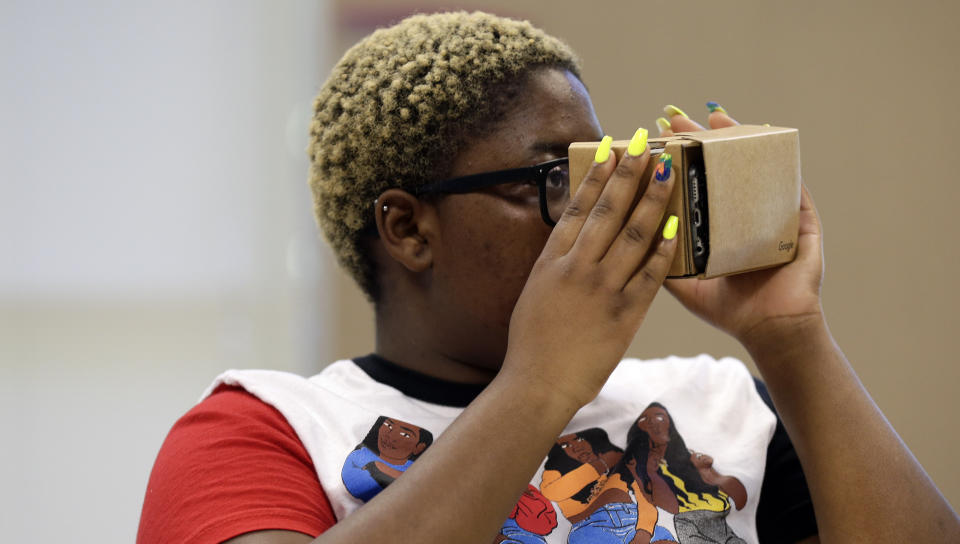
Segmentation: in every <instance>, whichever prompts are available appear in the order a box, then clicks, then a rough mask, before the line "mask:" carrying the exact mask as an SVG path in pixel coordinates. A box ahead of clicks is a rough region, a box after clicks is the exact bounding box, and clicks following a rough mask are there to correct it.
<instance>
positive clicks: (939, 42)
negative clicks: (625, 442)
mask: <svg viewBox="0 0 960 544" xmlns="http://www.w3.org/2000/svg"><path fill="white" fill-rule="evenodd" d="M335 6H336V15H335V17H336V20H337V27H338V32H339V37H338V40H339V42H338V43H339V46H340V51H337V52H335V55H334V56H337V55H338V54H339V53H340V52H342V51H343V50H345V49H346V47H348V46H349V45H350V44H352V43H353V42H354V41H356V40H357V39H358V38H359V37H361V36H363V35H365V34H366V33H367V32H368V31H369V29H370V28H372V27H374V26H377V25H385V24H388V23H390V22H392V21H396V20H397V19H399V18H401V17H402V16H403V15H405V14H408V13H410V12H413V11H433V10H437V9H450V8H451V7H459V8H466V9H484V10H487V11H492V12H495V13H499V14H502V15H509V16H514V17H521V18H526V19H529V20H531V21H532V22H534V23H535V24H537V25H538V26H541V27H542V28H544V29H545V30H547V31H548V32H550V33H552V34H554V35H556V36H559V37H561V38H563V39H565V40H566V41H567V42H568V43H570V44H571V45H572V46H573V48H574V49H575V50H576V51H577V52H578V53H579V54H580V55H581V56H582V58H583V61H584V78H585V80H586V83H587V85H588V87H589V88H590V91H591V94H592V96H593V101H594V104H595V106H596V109H597V113H598V116H599V118H600V121H601V122H602V123H603V126H604V130H605V131H606V132H607V133H609V134H611V135H613V136H614V137H615V138H628V137H629V136H630V135H631V134H632V133H633V131H634V130H635V128H636V127H637V126H638V125H639V126H645V127H649V128H651V129H652V128H654V126H655V125H654V119H656V118H657V117H658V116H659V115H661V114H660V108H661V107H662V106H663V105H665V104H668V103H672V104H676V105H677V106H679V107H681V108H683V109H685V110H686V111H687V113H689V114H690V115H691V117H693V118H695V119H698V120H700V121H701V122H704V121H705V119H706V108H705V107H704V103H705V102H706V101H708V100H716V101H718V102H720V103H721V104H723V106H724V107H725V108H726V109H727V110H728V111H729V112H730V114H731V115H733V116H734V117H736V118H737V119H739V120H740V121H742V122H747V123H772V124H775V125H780V126H791V127H797V128H799V129H800V134H801V145H802V154H803V176H804V180H805V182H806V184H807V186H808V187H809V188H810V190H811V192H812V194H813V196H814V198H815V200H816V202H817V206H818V209H819V211H820V214H821V216H822V221H823V224H824V229H825V233H826V236H825V253H826V263H827V265H826V266H827V274H826V280H825V285H824V305H825V307H826V311H827V317H828V319H829V323H830V326H831V329H832V331H833V334H834V336H835V338H836V339H837V341H838V342H839V344H840V345H841V346H842V347H843V349H844V351H845V352H846V354H847V355H848V357H849V358H850V360H851V361H852V363H853V365H854V367H855V368H856V370H857V372H858V373H859V374H860V377H861V379H862V380H863V382H864V384H865V385H866V387H867V389H869V391H870V393H871V394H872V395H873V398H874V399H875V400H876V402H877V404H879V406H880V407H881V408H882V409H883V411H884V412H885V413H886V415H887V417H888V418H889V419H890V421H891V422H892V423H893V425H894V426H895V427H896V429H897V431H898V432H899V433H900V435H901V436H902V437H903V439H904V440H905V441H906V442H907V444H909V445H910V447H911V449H912V450H913V452H914V453H915V455H916V456H917V457H918V458H919V460H920V462H921V463H922V464H923V465H924V467H925V468H926V469H927V471H928V472H929V474H930V475H931V477H932V478H933V479H934V481H935V482H936V483H937V485H938V486H939V487H940V489H941V491H942V492H943V493H944V494H945V495H946V496H947V498H948V499H949V500H950V502H951V503H952V504H953V506H954V508H960V470H957V469H956V468H955V467H954V466H953V462H954V459H955V453H954V448H955V447H957V445H958V442H960V440H958V434H960V425H958V423H957V422H956V418H957V416H958V415H960V398H958V396H957V395H956V394H955V389H956V388H957V386H958V385H960V368H958V364H957V355H956V354H957V353H958V347H960V346H958V344H960V342H958V338H960V334H958V331H957V326H956V324H957V317H956V315H957V314H956V311H957V308H958V307H960V294H958V292H957V289H956V288H955V287H954V286H953V285H951V284H950V283H949V281H950V278H951V275H952V273H953V269H954V267H955V266H956V265H957V263H960V249H958V246H957V244H956V240H955V238H956V237H957V234H958V232H960V229H958V228H957V226H956V223H955V220H956V210H955V205H956V204H957V202H958V196H960V183H958V182H960V179H958V175H957V164H956V158H957V150H956V147H957V146H958V144H960V141H958V138H957V136H956V135H957V131H956V127H958V126H960V106H958V103H957V98H958V96H960V92H958V91H960V62H958V61H957V54H958V53H960V33H958V32H957V31H956V28H955V25H956V21H957V20H958V18H960V4H957V3H956V2H952V1H931V0H921V1H913V2H890V1H873V2H867V1H862V2H836V1H826V0H815V1H807V2H768V1H763V0H755V1H734V2H705V1H703V2H684V1H674V2H667V1H644V2H639V1H637V2H549V3H547V2H535V1H532V0H509V1H504V0H498V1H487V2H471V3H456V2H453V3H451V2H430V1H420V2H415V3H406V4H398V3H396V2H374V1H371V0H339V1H338V2H335ZM330 288H331V289H336V291H337V293H338V294H339V298H338V307H337V308H336V309H334V310H333V311H334V312H335V314H334V315H336V320H334V321H335V322H336V323H337V324H338V325H337V326H338V329H337V330H336V331H334V335H333V338H335V339H336V340H335V342H336V344H335V345H334V346H332V349H333V351H334V352H335V353H336V354H337V356H341V357H348V356H354V355H358V354H362V353H367V352H369V351H371V350H372V346H373V329H372V312H371V310H370V308H369V307H368V305H367V304H366V302H364V300H363V297H362V296H361V295H360V294H359V292H358V291H357V289H356V288H355V287H354V286H353V284H352V283H351V281H350V280H349V279H347V278H345V277H343V276H342V275H341V277H340V278H339V279H338V280H337V283H336V284H335V285H331V286H330ZM702 352H707V353H710V354H713V355H716V356H722V355H734V356H738V357H741V358H743V359H745V360H746V358H747V355H746V353H745V352H744V350H743V349H742V348H741V347H740V346H739V345H738V344H737V343H736V342H734V341H733V340H732V339H730V338H728V337H726V336H724V335H723V334H721V333H719V332H717V331H716V330H714V329H712V328H710V327H709V326H707V325H705V324H703V323H701V322H699V321H698V320H697V319H696V318H694V317H692V316H691V315H689V314H688V313H687V312H686V311H685V310H683V309H682V308H681V307H680V306H679V305H678V304H677V303H676V302H675V301H674V300H673V299H672V298H671V297H670V296H669V295H668V294H666V293H662V294H661V296H659V297H658V299H657V301H656V302H655V304H654V307H653V309H652V310H651V312H650V314H649V317H648V318H647V321H646V323H645V324H644V325H643V327H642V329H641V331H640V333H639V334H638V335H637V338H636V340H635V341H634V343H633V345H632V346H631V348H630V350H629V352H628V354H629V355H632V356H638V357H653V356H661V355H665V354H678V355H694V354H698V353H702ZM810 401H811V402H816V399H810ZM864 462H870V460H869V459H865V460H864Z"/></svg>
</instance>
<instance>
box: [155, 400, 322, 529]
mask: <svg viewBox="0 0 960 544" xmlns="http://www.w3.org/2000/svg"><path fill="white" fill-rule="evenodd" d="M334 523H336V517H335V516H334V514H333V509H332V508H331V506H330V501H329V500H328V499H327V496H326V495H325V494H324V492H323V488H321V486H320V482H319V480H318V479H317V474H316V471H315V470H314V466H313V462H312V461H311V460H310V456H309V454H307V451H306V449H305V448H304V447H303V444H302V443H301V442H300V440H299V438H297V434H296V433H295V432H294V430H293V428H291V427H290V424H289V423H287V421H286V419H284V417H283V416H282V415H281V414H280V412H278V411H277V410H276V409H275V408H273V407H272V406H270V405H268V404H266V403H264V402H262V401H260V400H259V399H257V398H256V397H254V396H252V395H250V394H249V393H247V392H246V391H244V390H243V389H240V388H236V387H225V386H224V387H220V388H218V389H217V390H216V391H215V392H214V393H213V394H212V395H210V396H209V397H208V398H206V399H204V400H203V401H202V402H201V403H200V404H198V405H197V406H195V407H194V408H193V409H192V410H190V411H189V412H187V414H186V415H184V416H183V417H182V418H181V419H180V420H179V421H177V422H176V423H175V424H174V426H173V428H172V429H171V430H170V434H169V435H168V436H167V439H166V440H165V441H164V443H163V446H162V447H161V448H160V453H159V454H158V455H157V461H156V464H154V466H153V472H152V473H151V474H150V481H149V483H148V484H147V494H146V497H145V499H144V502H143V512H142V514H141V516H140V530H139V532H138V534H137V543H138V544H153V543H160V542H184V543H197V544H200V543H213V542H223V541H224V540H228V539H230V538H233V537H235V536H238V535H241V534H243V533H248V532H251V531H258V530H266V529H284V530H289V531H297V532H300V533H305V534H307V535H310V536H313V537H316V536H317V535H319V534H320V533H322V532H324V531H325V530H327V529H328V528H330V527H331V526H333V524H334Z"/></svg>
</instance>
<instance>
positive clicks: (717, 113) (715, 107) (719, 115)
mask: <svg viewBox="0 0 960 544" xmlns="http://www.w3.org/2000/svg"><path fill="white" fill-rule="evenodd" d="M707 109H709V110H710V116H709V117H708V118H707V124H708V125H710V128H726V127H734V126H737V125H739V124H740V123H738V122H737V121H736V120H735V119H734V118H733V117H730V115H729V114H728V113H727V110H725V109H724V108H723V106H721V105H720V104H717V103H716V102H712V101H711V102H707Z"/></svg>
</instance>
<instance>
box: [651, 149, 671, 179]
mask: <svg viewBox="0 0 960 544" xmlns="http://www.w3.org/2000/svg"><path fill="white" fill-rule="evenodd" d="M672 165H673V155H671V154H669V153H664V154H662V155H660V162H658V163H657V169H656V170H655V174H654V177H655V178H657V181H667V178H669V177H670V167H671V166H672Z"/></svg>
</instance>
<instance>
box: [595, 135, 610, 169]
mask: <svg viewBox="0 0 960 544" xmlns="http://www.w3.org/2000/svg"><path fill="white" fill-rule="evenodd" d="M612 143H613V138H611V137H610V136H604V137H603V139H602V140H600V147H598V148H597V154H596V155H594V156H593V160H595V161H597V162H598V163H601V164H603V163H605V162H607V159H609V158H610V144H612Z"/></svg>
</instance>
